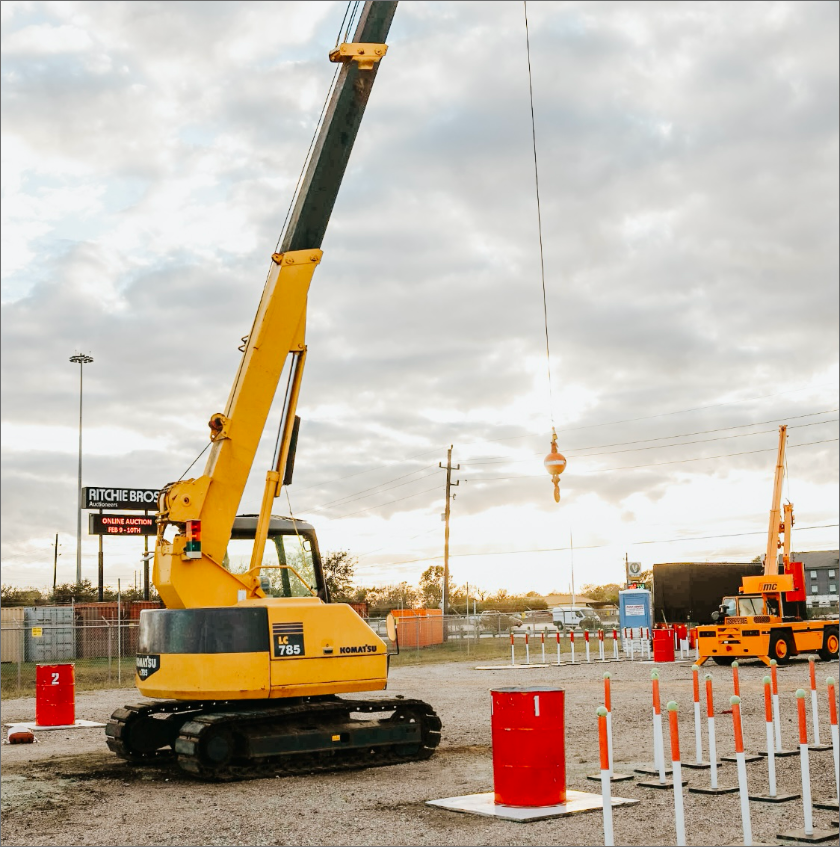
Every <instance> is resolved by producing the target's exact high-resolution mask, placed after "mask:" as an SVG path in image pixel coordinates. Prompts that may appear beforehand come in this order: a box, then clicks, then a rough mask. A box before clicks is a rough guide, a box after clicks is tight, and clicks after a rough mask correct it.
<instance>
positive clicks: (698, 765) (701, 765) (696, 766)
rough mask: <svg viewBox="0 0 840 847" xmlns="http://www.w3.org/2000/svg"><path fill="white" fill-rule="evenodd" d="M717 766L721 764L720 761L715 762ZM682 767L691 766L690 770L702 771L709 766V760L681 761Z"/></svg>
mask: <svg viewBox="0 0 840 847" xmlns="http://www.w3.org/2000/svg"><path fill="white" fill-rule="evenodd" d="M717 766H718V767H720V766H721V762H718V763H717ZM683 767H684V768H691V770H695V771H704V770H708V769H709V768H710V767H711V764H710V763H709V762H683Z"/></svg>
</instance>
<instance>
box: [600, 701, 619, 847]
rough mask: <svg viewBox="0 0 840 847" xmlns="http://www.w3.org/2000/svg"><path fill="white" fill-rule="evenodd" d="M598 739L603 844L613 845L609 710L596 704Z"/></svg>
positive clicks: (606, 845) (608, 846)
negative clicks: (602, 808)
mask: <svg viewBox="0 0 840 847" xmlns="http://www.w3.org/2000/svg"><path fill="white" fill-rule="evenodd" d="M596 714H597V715H598V741H599V745H600V751H601V798H602V800H603V806H604V845H605V847H613V845H614V844H615V839H614V837H613V817H612V785H611V784H610V753H609V730H608V729H607V718H608V716H609V712H608V711H607V709H606V707H604V706H598V709H597V712H596Z"/></svg>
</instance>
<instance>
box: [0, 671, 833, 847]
mask: <svg viewBox="0 0 840 847" xmlns="http://www.w3.org/2000/svg"><path fill="white" fill-rule="evenodd" d="M656 668H657V670H659V672H660V676H661V690H662V698H663V703H664V702H666V701H668V700H671V699H674V700H676V701H677V702H678V703H679V705H680V710H681V711H680V733H681V742H682V750H683V758H684V760H686V761H693V758H694V722H693V707H692V697H691V666H690V664H688V663H686V664H673V665H657V666H656ZM817 668H818V679H819V680H820V684H821V686H822V682H823V680H824V679H825V677H826V676H827V675H828V674H829V673H833V674H834V675H835V676H836V675H837V674H836V670H837V668H836V666H829V665H827V664H824V663H820V664H818V666H817ZM605 669H607V670H609V671H610V672H611V674H612V695H613V704H612V705H613V733H614V751H615V765H616V771H618V772H628V771H630V770H632V768H634V767H637V766H640V765H646V764H650V763H651V762H652V759H653V754H652V729H651V708H650V703H651V694H650V672H651V670H652V669H653V666H652V665H650V664H644V663H630V662H627V661H625V662H621V663H617V664H609V665H606V666H598V665H597V664H592V665H576V666H574V667H572V666H567V665H564V666H562V667H560V668H557V667H550V668H546V669H527V670H511V669H506V670H494V671H479V670H476V669H475V667H474V666H473V665H471V664H467V663H449V664H438V665H428V666H417V667H408V668H397V669H394V670H392V672H391V681H390V688H389V694H397V693H398V694H404V695H405V696H407V697H417V698H421V699H424V700H427V701H428V702H430V703H432V704H433V706H434V707H435V708H436V710H437V712H438V714H439V715H440V716H441V719H442V720H443V740H442V742H441V746H440V748H439V749H438V751H437V753H436V754H435V755H434V756H433V757H432V759H430V760H429V761H427V762H421V763H417V764H411V765H399V766H392V767H387V768H376V769H371V770H368V771H356V772H350V773H339V774H327V775H313V776H308V777H284V778H273V779H257V780H252V781H248V782H241V783H226V784H205V783H198V782H194V781H192V780H190V779H187V778H185V777H183V776H181V775H180V773H179V771H178V770H177V767H171V768H159V767H154V768H132V767H131V766H129V765H127V764H126V763H124V762H122V761H120V760H118V759H117V758H116V757H114V756H113V755H112V754H111V753H110V752H109V751H108V749H107V747H106V746H105V742H104V738H103V730H101V729H83V730H74V731H72V732H68V731H52V732H40V733H38V740H39V743H38V744H34V745H15V746H5V747H3V748H2V769H0V770H1V772H2V843H3V844H4V845H9V847H11V845H75V844H94V845H121V844H125V845H135V844H136V845H188V844H207V845H263V844H264V845H280V844H284V845H285V844H290V845H291V844H300V845H310V844H311V845H402V844H408V845H411V844H429V845H435V844H440V845H508V844H509V845H531V844H534V845H555V844H558V845H559V844H568V845H578V844H581V845H583V844H602V843H603V831H602V819H601V815H600V812H592V813H589V814H582V815H576V816H572V817H567V818H560V819H555V820H549V821H542V822H536V823H527V824H520V823H512V822H507V821H500V820H494V819H488V818H483V817H475V816H471V815H465V814H457V813H454V812H447V811H443V810H440V809H435V808H431V807H429V806H426V805H425V801H426V800H432V799H439V798H443V797H452V796H458V795H462V794H473V793H478V792H484V791H490V790H492V787H493V774H492V758H491V756H492V752H491V747H490V695H489V691H490V690H491V689H492V688H495V687H505V686H523V687H527V686H529V685H555V684H556V685H558V686H560V687H562V688H564V689H565V691H566V767H567V784H568V787H569V788H570V789H574V790H578V791H599V790H600V785H599V784H598V783H595V782H589V781H587V780H586V775H587V774H590V773H593V772H595V771H597V768H598V765H597V762H598V757H597V724H596V718H595V708H596V706H597V705H598V704H599V703H600V702H601V700H602V698H603V672H604V670H605ZM706 671H709V672H711V674H712V676H713V678H714V684H715V698H716V705H717V709H716V711H717V714H718V718H717V721H716V723H717V743H718V752H719V755H727V754H730V753H732V752H733V750H734V741H733V731H732V719H731V717H730V716H729V715H726V714H724V715H721V714H720V713H721V711H722V710H723V709H726V708H728V704H729V696H730V695H731V693H732V690H731V689H732V672H731V670H730V669H729V668H722V667H717V666H707V667H704V669H703V672H704V673H705V672H706ZM765 673H766V669H765V668H764V667H763V666H761V665H759V664H750V665H746V666H742V667H741V669H740V677H741V696H742V699H743V710H744V731H745V743H746V745H747V749H748V751H750V750H751V751H758V750H760V749H763V747H764V745H765V727H764V719H763V715H764V707H763V698H762V685H761V679H762V677H763V676H764V674H765ZM807 685H808V664H807V662H804V661H801V660H796V661H794V662H793V663H791V664H790V665H789V666H788V667H786V668H782V669H780V671H779V691H780V698H781V712H782V741H783V746H784V747H786V748H795V747H796V744H797V736H796V722H795V720H796V712H795V698H794V696H793V692H794V691H795V690H796V688H798V687H805V688H807ZM824 692H825V689H824V688H822V690H821V692H820V703H819V708H820V710H821V719H822V736H823V737H822V740H823V742H825V741H826V740H828V739H829V730H828V723H827V702H826V696H825V693H824ZM139 699H140V698H139V697H132V696H131V694H127V692H126V691H125V690H108V691H96V692H85V693H80V694H78V695H77V710H76V716H77V718H82V719H87V720H97V721H103V722H104V721H105V720H107V718H108V716H109V715H110V713H111V711H113V709H115V708H117V707H119V706H121V705H123V704H124V703H126V702H137V701H138V700H139ZM806 702H807V703H808V707H809V718H810V697H809V698H808V699H807V701H806ZM34 710H35V705H34V700H33V699H32V698H23V699H18V700H7V701H5V702H4V703H3V704H2V718H3V722H4V723H8V722H10V721H20V720H33V719H34ZM704 711H705V706H704ZM704 725H705V720H704ZM703 735H704V745H705V744H706V739H705V729H704V733H703ZM666 749H669V748H668V747H667V741H666ZM810 767H811V786H812V794H813V797H814V799H815V800H816V799H825V798H829V797H836V795H837V791H836V786H835V784H834V772H833V771H834V769H833V761H832V753H831V751H830V750H828V751H822V752H816V751H815V752H812V753H811V755H810ZM747 769H748V780H749V786H750V790H751V792H766V791H767V764H766V761H765V760H761V761H758V762H755V763H752V764H749V765H747ZM776 770H777V779H778V791H779V793H796V792H799V791H800V790H801V782H800V765H799V758H798V756H792V757H789V758H782V759H776ZM683 775H684V777H685V778H686V779H687V780H688V783H689V786H691V785H708V784H709V773H708V771H688V770H684V772H683ZM718 777H719V783H720V785H735V784H737V772H736V767H735V765H734V764H731V763H729V764H725V765H724V766H723V767H722V768H721V769H720V770H719V771H718ZM613 793H614V795H617V796H622V797H630V798H634V799H639V800H641V802H640V803H639V804H638V805H635V806H631V807H626V808H617V809H616V810H615V814H614V820H615V838H616V843H617V844H626V845H660V844H664V845H668V844H674V843H675V838H676V836H675V830H674V824H673V804H674V799H673V793H672V792H671V791H656V790H650V789H645V788H642V787H640V786H639V785H638V784H637V782H636V781H633V782H624V783H616V784H615V785H614V786H613ZM751 810H752V826H753V833H754V838H755V840H756V841H762V842H765V843H779V841H778V839H777V838H776V835H777V833H779V832H780V831H782V830H785V829H791V828H797V827H802V825H803V811H802V803H801V801H793V802H789V803H783V804H765V803H752V804H751ZM685 812H686V832H687V838H688V843H689V844H704V845H724V844H740V843H743V839H742V834H741V822H740V806H739V799H738V795H737V794H730V795H722V796H720V797H716V798H710V797H704V796H702V795H697V794H689V793H687V791H686V794H685ZM836 817H837V815H836V813H833V812H826V811H819V810H815V812H814V822H815V825H816V826H817V827H822V828H828V827H829V826H830V824H831V820H832V818H834V819H836ZM835 843H836V842H835Z"/></svg>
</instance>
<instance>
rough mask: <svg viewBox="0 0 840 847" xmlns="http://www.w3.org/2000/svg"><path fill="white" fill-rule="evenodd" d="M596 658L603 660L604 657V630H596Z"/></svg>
mask: <svg viewBox="0 0 840 847" xmlns="http://www.w3.org/2000/svg"><path fill="white" fill-rule="evenodd" d="M598 660H599V661H601V662H605V661H606V658H605V657H604V630H603V629H599V630H598Z"/></svg>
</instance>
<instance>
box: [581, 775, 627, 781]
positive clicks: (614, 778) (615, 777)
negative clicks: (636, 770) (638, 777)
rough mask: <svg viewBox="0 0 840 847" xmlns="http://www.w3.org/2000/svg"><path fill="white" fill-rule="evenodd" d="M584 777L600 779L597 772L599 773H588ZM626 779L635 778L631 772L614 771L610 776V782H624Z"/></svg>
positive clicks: (594, 779)
mask: <svg viewBox="0 0 840 847" xmlns="http://www.w3.org/2000/svg"><path fill="white" fill-rule="evenodd" d="M586 778H587V779H591V780H592V781H593V782H600V781H601V774H599V773H593V774H589V776H587V777H586ZM628 779H635V777H634V776H633V774H632V773H614V774H613V775H612V776H611V777H610V782H625V781H626V780H628Z"/></svg>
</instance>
